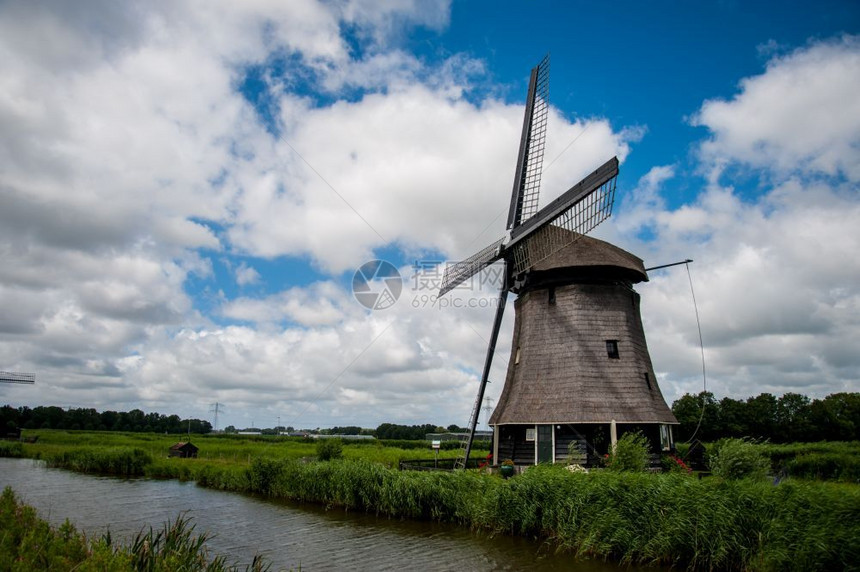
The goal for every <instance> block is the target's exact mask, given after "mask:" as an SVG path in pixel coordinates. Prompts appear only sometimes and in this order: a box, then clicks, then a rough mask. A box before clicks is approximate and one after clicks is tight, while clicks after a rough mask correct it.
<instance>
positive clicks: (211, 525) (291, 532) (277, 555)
mask: <svg viewBox="0 0 860 572" xmlns="http://www.w3.org/2000/svg"><path fill="white" fill-rule="evenodd" d="M6 486H11V487H12V488H13V489H14V491H15V493H16V494H17V495H18V497H19V498H20V499H21V500H23V501H24V502H26V503H27V504H29V505H31V506H34V507H35V508H36V509H37V510H38V512H39V515H40V516H41V517H42V518H44V519H46V520H48V521H50V522H51V523H52V524H54V525H59V524H62V522H63V521H64V520H65V519H66V518H68V519H69V520H70V521H71V522H72V523H73V524H74V525H75V526H77V528H78V530H83V531H85V532H86V533H87V534H89V535H101V534H102V533H104V532H105V531H106V530H108V529H109V530H110V532H111V535H112V536H113V538H114V539H115V540H119V541H127V540H129V539H130V538H131V537H133V536H134V535H135V534H136V533H137V532H139V531H140V530H141V529H143V528H148V527H149V526H153V527H155V528H160V526H161V524H162V523H163V522H165V521H167V520H168V519H171V520H172V519H175V518H176V517H177V516H178V515H179V514H181V513H185V514H186V515H187V516H189V517H191V518H192V519H193V523H194V524H195V525H196V529H195V530H196V532H197V533H201V532H204V531H206V532H208V533H209V534H210V535H211V536H212V537H211V538H210V540H209V541H208V543H207V545H208V547H209V548H210V550H211V551H212V553H213V554H221V555H224V556H226V557H227V561H228V562H235V563H238V564H240V565H241V566H242V567H244V565H246V564H248V563H250V562H251V559H252V558H253V557H254V555H255V554H263V555H265V557H266V559H267V560H268V561H269V562H271V563H272V570H281V569H290V568H294V569H298V567H299V566H301V569H302V570H306V571H310V570H340V569H351V570H401V569H403V568H416V569H424V570H458V571H460V570H470V571H472V570H526V569H528V570H577V571H581V572H608V571H616V572H617V571H618V570H619V568H618V567H617V566H614V565H612V564H608V563H604V562H600V561H574V560H572V558H571V556H570V555H565V554H555V553H554V551H553V549H552V548H551V547H550V546H548V545H547V544H545V543H540V542H535V541H530V540H528V539H523V538H514V537H509V536H501V535H499V536H495V537H492V536H489V535H487V534H481V533H475V532H470V531H469V530H467V529H465V528H463V527H457V526H453V525H447V524H438V523H427V522H413V521H400V520H392V519H388V518H386V517H376V516H374V515H367V514H363V513H361V514H356V513H346V512H343V511H341V510H330V511H326V510H324V509H322V508H320V507H317V506H315V505H307V504H303V505H297V504H292V503H281V502H273V501H270V500H263V499H259V498H256V497H253V496H249V495H242V494H236V493H225V492H220V491H213V490H209V489H205V488H202V487H198V486H196V485H195V484H193V483H181V482H178V481H154V480H146V479H130V480H129V479H116V478H111V477H94V476H89V475H80V474H77V473H72V472H69V471H63V470H60V469H48V468H46V467H45V466H44V464H43V463H41V462H38V461H33V460H29V459H0V488H4V487H6ZM625 569H626V570H630V568H626V567H625ZM651 570H653V569H651Z"/></svg>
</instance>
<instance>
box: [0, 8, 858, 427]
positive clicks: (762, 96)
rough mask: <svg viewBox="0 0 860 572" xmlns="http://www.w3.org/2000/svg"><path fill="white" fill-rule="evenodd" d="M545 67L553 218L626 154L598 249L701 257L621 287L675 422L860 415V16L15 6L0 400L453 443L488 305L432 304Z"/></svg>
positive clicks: (2, 62)
mask: <svg viewBox="0 0 860 572" xmlns="http://www.w3.org/2000/svg"><path fill="white" fill-rule="evenodd" d="M547 53H549V54H550V60H551V64H550V65H551V71H550V87H549V99H550V104H551V108H550V113H549V126H548V134H547V147H546V153H545V158H544V165H543V179H542V186H541V204H546V203H547V202H548V201H550V200H552V199H553V198H555V197H556V196H558V195H559V194H560V193H562V192H563V191H565V190H566V189H568V188H569V187H570V186H572V185H573V184H574V183H576V182H577V181H579V180H580V179H581V178H582V177H583V176H585V175H586V174H588V173H589V172H591V171H592V170H593V169H595V168H596V167H598V166H599V165H601V164H602V163H603V162H604V161H606V160H607V159H609V158H611V157H612V156H615V155H617V156H618V158H619V160H620V161H621V167H620V175H619V178H618V188H617V194H616V202H615V208H614V211H613V216H612V217H611V218H610V219H609V220H607V221H606V222H604V223H603V224H602V225H600V226H599V227H598V228H597V229H595V231H594V232H593V233H592V234H593V236H596V237H598V238H601V239H604V240H608V241H610V242H612V243H614V244H617V245H618V246H621V247H622V248H625V249H627V250H629V251H630V252H632V253H634V254H636V255H637V256H639V257H641V258H642V259H643V260H644V262H645V265H646V267H651V266H656V265H660V264H666V263H671V262H676V261H679V260H684V259H688V258H689V259H692V260H694V262H693V263H692V264H690V265H689V267H685V266H677V267H673V268H671V269H666V270H658V271H654V272H652V273H651V274H650V281H649V282H647V283H643V284H640V285H638V286H637V287H636V289H637V291H638V292H639V293H640V294H641V296H642V317H643V321H644V326H645V332H646V337H647V340H648V347H649V350H650V353H651V358H652V361H653V363H654V368H655V372H656V373H657V377H658V379H659V384H660V387H661V389H662V391H663V394H664V396H665V397H666V400H667V402H668V403H669V404H671V403H672V401H674V400H675V399H677V398H679V397H680V396H682V395H684V394H685V393H698V392H700V391H702V390H703V388H707V389H708V390H709V391H712V392H713V393H714V394H715V395H716V396H717V397H718V398H721V397H726V396H728V397H732V398H734V399H745V398H747V397H750V396H754V395H758V394H760V393H763V392H769V393H773V394H774V395H777V396H779V395H782V394H783V393H786V392H796V393H802V394H804V395H807V396H809V397H812V398H819V397H824V396H826V395H828V394H830V393H835V392H841V391H858V390H860V381H858V380H860V351H858V341H860V257H858V256H857V252H858V251H860V225H858V222H860V96H858V94H860V4H858V3H856V2H852V1H832V0H830V1H827V0H826V1H819V2H815V3H812V2H792V1H786V2H779V3H775V2H757V1H744V2H740V1H733V0H726V1H721V2H713V3H677V2H667V1H660V0H658V1H656V2H649V3H638V2H616V3H613V4H612V5H611V6H610V5H607V4H602V3H596V2H552V1H536V2H527V3H526V2H522V3H514V2H504V1H503V2H499V1H495V2H485V1H474V2H465V1H459V0H457V1H448V0H426V1H422V0H392V1H390V2H373V1H370V0H331V1H318V0H291V1H288V2H287V1H284V2H280V1H274V0H254V1H250V0H249V1H245V2H230V1H226V0H225V1H206V2H202V1H192V0H185V1H176V2H123V3H117V2H113V1H111V0H89V1H80V2H74V3H69V2H63V1H56V2H53V1H23V0H22V1H18V0H3V1H0V69H2V70H3V73H2V74H0V261H1V262H0V370H5V371H22V372H35V373H36V380H37V381H36V384H35V385H32V386H27V385H20V386H13V385H3V386H0V402H2V403H4V404H5V403H8V404H11V405H14V406H23V405H27V406H30V407H33V406H37V405H58V406H62V407H94V408H96V409H99V410H106V409H112V410H130V409H133V408H140V409H143V410H144V411H147V412H152V411H156V412H159V413H164V414H174V413H175V414H178V415H181V416H183V417H195V418H201V419H209V420H210V421H212V422H214V421H215V420H214V410H215V404H216V403H217V404H218V411H219V417H218V421H217V425H218V428H221V427H224V426H226V425H235V426H236V427H250V426H258V427H274V426H275V425H276V424H278V423H280V424H281V425H284V426H294V427H297V428H299V427H304V428H315V427H332V426H346V425H359V426H363V427H376V426H377V425H379V424H381V423H385V422H388V423H403V424H418V423H437V424H440V425H448V424H452V423H453V424H458V425H465V424H466V422H467V421H468V418H469V413H470V411H471V408H472V404H473V402H474V399H475V395H476V392H477V387H478V377H479V374H480V369H481V367H482V365H483V360H484V353H485V351H486V347H487V341H488V338H489V335H490V328H491V324H492V317H493V314H494V312H495V308H494V304H495V301H496V298H497V296H498V294H497V283H496V282H494V280H493V279H492V278H493V276H492V269H490V274H488V275H485V276H484V279H482V280H478V281H475V282H473V283H471V284H470V285H469V288H467V289H460V290H456V291H454V292H452V293H450V294H449V295H448V296H446V297H445V298H444V299H442V300H437V299H436V297H435V295H436V293H437V292H436V289H435V287H436V286H438V278H439V276H440V274H441V271H440V268H443V267H444V262H445V261H455V260H459V259H462V258H463V257H465V256H468V255H470V254H472V253H473V252H475V251H477V250H479V249H480V248H482V247H484V246H485V245H487V244H489V243H491V242H492V241H494V240H496V239H498V238H499V237H500V236H502V235H503V234H504V231H505V228H504V227H505V219H506V215H507V209H508V204H509V201H510V190H511V186H512V181H513V175H514V168H515V161H516V153H517V147H518V144H519V137H520V129H521V126H522V118H523V106H524V101H525V95H526V89H527V86H528V77H529V70H530V69H531V68H532V67H533V66H534V65H535V64H537V63H538V62H539V61H540V60H541V59H542V58H543V57H544V55H545V54H547ZM374 260H380V261H384V263H385V264H381V263H375V264H371V265H369V266H364V265H365V263H368V262H371V261H374ZM380 268H385V269H388V274H384V276H380V275H378V274H377V275H375V274H374V273H375V270H377V269H380ZM360 269H363V270H362V273H361V274H358V275H357V274H356V272H357V271H359V270H360ZM391 269H394V274H392V273H391V272H390V270H391ZM398 273H399V275H400V276H401V278H402V284H401V285H400V288H399V289H400V292H399V295H398V297H397V299H396V301H395V302H393V303H391V300H390V299H382V298H379V299H378V300H377V301H376V303H375V305H376V309H373V308H372V307H373V306H374V302H373V301H372V298H371V303H369V304H368V303H367V301H368V298H367V297H364V298H361V297H360V296H359V297H358V298H357V297H356V296H355V295H354V292H353V290H354V288H356V287H358V288H359V289H361V288H365V289H366V290H369V291H370V292H371V293H374V292H376V293H378V292H381V291H382V290H381V288H384V287H386V286H389V287H390V286H391V282H390V281H389V282H386V281H385V280H380V278H385V277H389V278H390V277H391V276H392V275H396V274H398ZM691 285H692V288H691ZM512 297H513V295H512ZM694 298H695V304H694ZM366 306H371V308H368V307H366ZM508 308H509V309H510V308H512V304H509V306H508ZM697 313H698V317H699V320H700V322H699V323H700V325H701V340H702V342H703V345H702V346H700V337H699V327H698V325H697V319H696V315H697ZM512 327H513V312H512V311H508V312H507V313H506V315H505V320H504V322H503V325H502V330H501V334H500V338H499V346H498V347H499V352H498V354H497V356H496V359H495V362H494V367H493V370H492V372H491V375H490V380H491V384H490V385H489V388H488V391H487V394H488V397H489V398H490V399H491V400H495V399H497V398H498V395H499V393H500V392H501V388H502V384H503V381H504V372H505V367H506V364H507V359H508V358H509V356H510V344H511V330H512ZM702 348H703V349H702ZM703 355H704V368H703ZM703 369H704V373H705V375H703ZM485 405H490V406H491V405H492V403H491V402H488V403H486V404H485ZM483 418H484V416H483V415H482V421H483Z"/></svg>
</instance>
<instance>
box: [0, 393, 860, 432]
mask: <svg viewBox="0 0 860 572" xmlns="http://www.w3.org/2000/svg"><path fill="white" fill-rule="evenodd" d="M703 407H704V409H703ZM672 412H673V413H674V414H675V417H676V418H677V419H678V422H679V423H680V425H679V426H678V427H676V428H675V440H676V441H678V442H683V441H686V440H688V439H690V437H692V436H694V435H695V438H696V439H699V440H700V441H715V440H717V439H721V438H724V437H752V438H755V439H767V440H769V441H771V442H773V443H790V442H810V441H860V393H833V394H831V395H828V396H827V397H825V398H823V399H810V398H809V397H806V396H805V395H801V394H798V393H786V394H785V395H783V396H782V397H775V396H774V395H772V394H770V393H762V394H759V395H757V396H755V397H750V398H748V399H746V400H740V399H732V398H731V397H724V398H722V399H720V400H717V399H716V398H715V397H714V394H713V393H711V392H709V391H705V392H702V393H699V394H698V395H692V394H689V393H688V394H685V395H684V396H683V397H681V398H680V399H678V400H677V401H675V402H674V403H673V404H672ZM189 427H190V431H191V432H192V433H197V434H200V433H209V432H211V431H212V425H211V424H210V423H209V422H208V421H204V420H201V419H182V418H180V417H179V416H178V415H162V414H160V413H144V412H143V411H141V410H140V409H133V410H131V411H103V412H101V413H100V412H98V411H96V410H95V409H84V408H81V409H63V408H62V407H56V406H40V407H33V408H30V407H17V408H16V407H12V406H11V405H4V406H3V407H0V432H3V431H5V432H8V431H13V430H15V429H17V428H21V429H66V430H85V431H129V432H136V433H147V432H151V433H174V434H177V433H185V432H188V431H189ZM231 428H232V427H230V428H228V429H231ZM279 429H281V431H280V432H289V431H290V430H292V427H289V428H286V431H284V428H279ZM444 431H450V432H454V433H456V432H462V431H466V429H463V428H462V427H458V426H456V425H449V426H448V427H447V428H445V427H440V426H437V425H433V424H430V423H425V424H423V425H397V424H394V423H382V424H381V425H379V426H378V427H377V428H376V429H375V430H374V429H363V428H361V427H357V426H346V427H333V428H331V429H316V430H311V431H308V432H312V433H324V434H333V435H374V436H376V437H377V438H378V439H405V440H423V439H424V438H425V436H426V435H427V434H428V433H441V432H444ZM264 432H266V431H265V430H264ZM271 432H272V434H276V432H275V431H274V430H272V431H271Z"/></svg>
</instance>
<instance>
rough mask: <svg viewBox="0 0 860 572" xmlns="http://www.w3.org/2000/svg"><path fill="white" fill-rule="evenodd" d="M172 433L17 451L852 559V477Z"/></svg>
mask: <svg viewBox="0 0 860 572" xmlns="http://www.w3.org/2000/svg"><path fill="white" fill-rule="evenodd" d="M78 437H80V438H78ZM176 440H178V439H177V437H169V436H152V435H149V436H147V435H140V434H128V435H125V436H115V435H110V434H66V433H64V432H59V431H58V432H44V433H40V439H39V442H38V443H36V444H25V445H24V454H26V455H28V456H40V455H41V456H42V458H56V456H58V455H61V454H65V455H66V457H67V458H69V459H92V458H100V459H102V462H103V463H104V464H106V465H108V466H117V465H118V466H125V465H122V462H121V460H122V459H128V458H129V456H131V458H143V455H149V458H150V462H149V463H148V464H145V465H144V467H143V474H145V475H147V476H151V477H165V478H179V479H193V480H196V481H197V483H198V484H199V485H201V486H206V487H210V488H214V489H219V490H230V491H237V492H249V493H256V494H260V495H265V496H268V497H272V498H282V499H292V500H294V501H299V502H313V503H319V504H322V505H325V506H328V507H339V508H343V509H345V510H356V511H366V512H371V513H376V514H380V515H385V516H389V517H392V518H410V519H423V520H437V521H443V522H453V523H459V524H463V525H466V526H470V527H472V528H475V529H481V530H489V531H492V532H496V533H505V534H513V535H521V536H525V537H534V538H544V539H549V540H550V541H551V542H553V543H555V544H556V545H557V546H559V547H560V548H561V549H564V550H568V551H570V552H572V553H573V554H575V555H577V556H580V557H599V558H611V559H615V560H618V561H620V562H622V563H645V564H647V563H658V564H670V565H672V566H675V567H679V568H688V569H709V570H710V569H721V570H723V569H725V570H836V569H839V570H850V569H855V570H856V569H860V565H858V563H860V487H858V486H857V485H856V484H851V483H836V482H818V481H808V480H802V479H795V478H788V479H784V480H783V481H782V482H780V483H779V484H778V485H775V484H774V483H773V481H772V480H771V479H763V478H740V479H736V480H730V479H722V478H719V477H711V478H707V479H703V480H699V479H696V478H692V477H690V476H688V475H686V474H677V473H675V474H648V473H635V472H630V473H627V472H622V473H616V472H612V471H592V472H591V473H590V474H572V473H570V472H569V471H567V470H565V469H564V468H563V467H557V466H538V467H534V468H531V469H529V470H527V471H526V472H525V473H523V474H522V475H518V476H516V477H513V478H511V479H508V480H503V479H501V478H499V477H498V476H496V475H488V474H485V473H479V472H477V471H466V472H458V473H437V472H417V471H416V472H413V471H399V470H397V469H396V468H395V467H396V466H397V463H398V462H399V460H402V459H405V458H414V457H416V456H420V455H419V454H417V453H418V451H417V450H415V449H405V448H402V447H386V446H384V444H382V443H378V442H377V443H372V444H368V443H364V442H363V443H361V444H360V445H353V444H352V443H350V442H344V444H343V451H342V452H343V458H342V459H334V460H331V461H327V462H317V461H314V460H313V459H312V458H313V456H314V455H315V442H313V441H303V440H289V439H284V438H274V437H272V438H268V439H265V438H264V439H260V438H251V439H245V438H233V437H231V438H224V437H214V436H213V437H199V438H198V437H195V438H194V439H193V441H194V443H195V444H196V445H198V446H199V447H200V450H201V455H202V457H201V458H199V459H167V458H165V455H166V451H167V448H168V447H169V445H171V444H172V443H174V442H175V441H176ZM829 446H830V445H828V447H829ZM39 447H41V449H38V448H39ZM756 447H761V448H763V449H762V450H763V451H766V454H767V455H768V457H769V458H770V459H771V462H772V463H777V462H780V463H782V464H783V465H782V466H788V464H789V463H797V462H798V459H802V458H803V457H804V456H805V455H806V456H809V455H836V454H845V452H846V451H851V450H852V449H851V447H854V444H847V445H846V444H843V446H842V448H825V449H824V450H815V449H810V448H803V447H796V448H795V449H794V450H791V451H786V450H783V449H773V448H771V449H768V447H774V446H770V445H756ZM780 447H784V446H780ZM94 450H101V451H102V453H103V454H102V457H94V456H93V455H90V454H89V453H87V452H88V451H90V452H91V451H94ZM76 451H77V452H76ZM108 451H111V453H110V454H108ZM135 451H138V452H137V453H135ZM73 453H74V454H73ZM455 454H456V451H443V452H442V454H441V455H443V456H454V455H455ZM476 454H477V455H484V454H486V453H485V452H478V453H476ZM52 455H53V456H54V457H51V456H52ZM111 455H113V456H114V457H115V458H114V459H113V460H111V459H112V457H111ZM135 455H137V457H135ZM428 456H429V450H428ZM111 463H113V465H111Z"/></svg>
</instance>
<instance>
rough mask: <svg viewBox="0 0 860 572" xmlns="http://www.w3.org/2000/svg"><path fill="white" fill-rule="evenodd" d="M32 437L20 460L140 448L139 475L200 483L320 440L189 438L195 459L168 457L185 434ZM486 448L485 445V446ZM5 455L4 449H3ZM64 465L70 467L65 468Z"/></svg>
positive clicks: (416, 444) (370, 444) (312, 448)
mask: <svg viewBox="0 0 860 572" xmlns="http://www.w3.org/2000/svg"><path fill="white" fill-rule="evenodd" d="M26 434H27V436H28V437H30V436H38V441H37V442H35V443H23V444H20V443H16V445H19V446H20V445H23V454H22V456H25V457H30V458H34V459H44V460H46V461H49V462H51V463H56V465H55V466H67V467H68V468H75V467H73V466H71V464H70V463H66V461H64V458H66V457H67V456H68V455H69V454H70V453H74V455H76V456H86V455H87V452H89V454H91V455H92V456H98V455H99V454H100V452H101V451H104V450H113V451H118V450H121V449H125V450H128V449H131V450H139V451H140V452H141V454H145V455H147V456H148V457H149V459H150V462H149V463H146V464H145V466H144V467H143V469H142V471H141V472H139V473H138V474H139V475H140V476H147V477H152V478H179V479H185V480H196V475H197V473H198V472H200V471H201V470H203V469H204V468H208V469H207V470H209V469H212V468H214V469H222V468H226V467H234V468H235V467H248V466H250V464H251V463H252V461H253V460H254V459H255V458H258V457H264V458H267V459H276V460H299V459H310V458H314V457H316V455H317V449H316V446H317V441H315V440H312V439H302V438H296V437H276V436H257V435H247V436H245V435H241V436H240V435H192V436H191V440H192V441H193V442H194V444H195V445H196V446H198V447H199V448H200V452H199V457H198V458H197V459H177V458H168V457H167V450H168V449H169V448H170V446H171V445H173V444H175V443H176V442H177V441H185V440H187V439H188V436H187V435H159V434H154V433H118V432H109V431H104V432H99V431H61V430H34V431H26ZM484 445H485V446H486V443H484ZM488 452H489V451H488V450H485V449H484V450H482V449H480V448H478V449H476V450H474V455H475V456H479V455H480V456H486V455H487V453H488ZM342 454H343V458H344V459H348V460H364V461H370V462H373V463H379V464H382V465H385V466H389V467H397V466H398V464H399V463H400V461H403V460H407V459H414V458H416V457H422V456H423V457H426V458H432V456H433V454H432V452H431V450H430V445H429V443H427V442H424V441H348V440H345V441H344V442H343V450H342ZM457 454H458V450H456V449H448V450H443V451H440V453H439V458H453V457H456V456H457ZM0 455H2V449H0ZM63 463H66V464H65V465H64V464H63Z"/></svg>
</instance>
